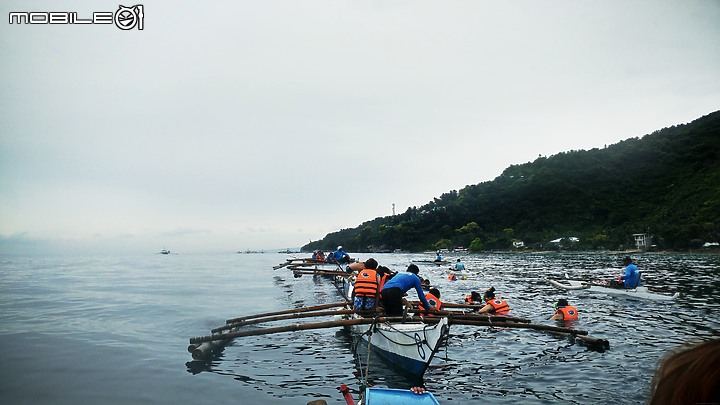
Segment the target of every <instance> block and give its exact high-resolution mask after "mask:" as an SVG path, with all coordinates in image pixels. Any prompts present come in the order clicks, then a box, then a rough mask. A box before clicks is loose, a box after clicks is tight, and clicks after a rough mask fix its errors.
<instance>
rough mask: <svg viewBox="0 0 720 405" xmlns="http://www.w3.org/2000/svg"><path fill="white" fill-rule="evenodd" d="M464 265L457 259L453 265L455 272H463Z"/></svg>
mask: <svg viewBox="0 0 720 405" xmlns="http://www.w3.org/2000/svg"><path fill="white" fill-rule="evenodd" d="M464 270H465V265H464V264H462V262H460V259H457V263H455V271H464Z"/></svg>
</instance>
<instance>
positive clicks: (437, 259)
mask: <svg viewBox="0 0 720 405" xmlns="http://www.w3.org/2000/svg"><path fill="white" fill-rule="evenodd" d="M435 261H436V262H441V261H443V259H442V255H441V254H440V251H439V250H438V252H437V257H436V258H435Z"/></svg>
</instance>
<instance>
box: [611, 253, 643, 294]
mask: <svg viewBox="0 0 720 405" xmlns="http://www.w3.org/2000/svg"><path fill="white" fill-rule="evenodd" d="M623 266H625V274H623V275H622V276H618V278H617V279H615V280H612V281H611V282H610V286H612V287H619V288H636V287H640V270H638V268H637V266H636V265H634V264H633V262H632V259H631V258H630V256H625V258H624V259H623Z"/></svg>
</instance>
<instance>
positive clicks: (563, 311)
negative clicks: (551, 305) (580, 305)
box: [550, 298, 578, 321]
mask: <svg viewBox="0 0 720 405" xmlns="http://www.w3.org/2000/svg"><path fill="white" fill-rule="evenodd" d="M555 308H556V309H555V314H554V315H553V316H552V317H551V318H550V320H551V321H577V320H578V310H577V308H575V307H574V306H572V305H570V304H568V301H567V300H566V299H565V298H560V299H559V300H558V302H557V303H555Z"/></svg>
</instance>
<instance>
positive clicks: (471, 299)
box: [465, 291, 482, 305]
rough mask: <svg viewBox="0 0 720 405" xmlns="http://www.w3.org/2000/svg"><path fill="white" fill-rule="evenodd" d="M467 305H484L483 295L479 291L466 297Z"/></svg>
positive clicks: (472, 292)
mask: <svg viewBox="0 0 720 405" xmlns="http://www.w3.org/2000/svg"><path fill="white" fill-rule="evenodd" d="M465 303H466V304H471V305H480V304H481V303H482V295H480V293H479V292H477V291H471V292H470V294H467V295H465Z"/></svg>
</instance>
